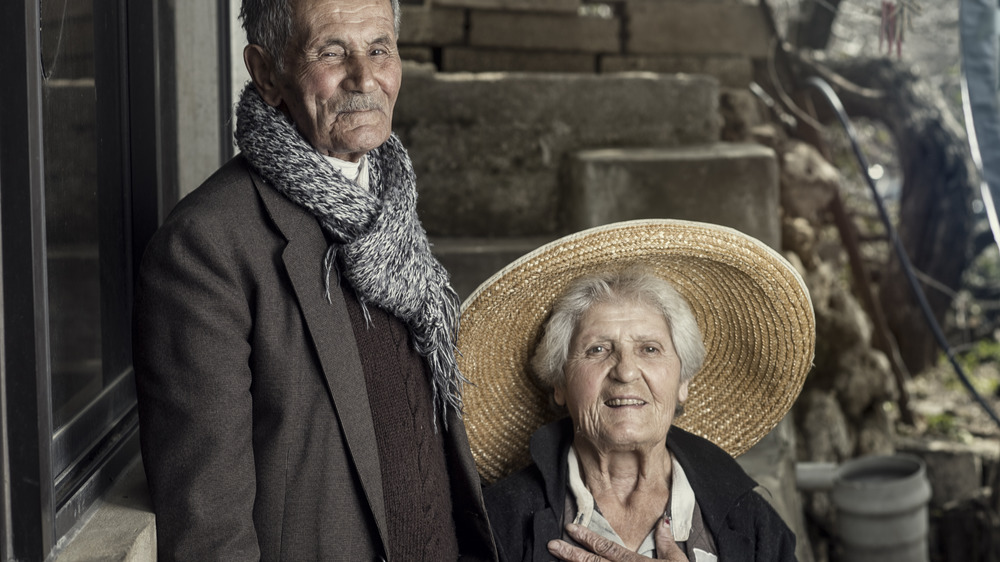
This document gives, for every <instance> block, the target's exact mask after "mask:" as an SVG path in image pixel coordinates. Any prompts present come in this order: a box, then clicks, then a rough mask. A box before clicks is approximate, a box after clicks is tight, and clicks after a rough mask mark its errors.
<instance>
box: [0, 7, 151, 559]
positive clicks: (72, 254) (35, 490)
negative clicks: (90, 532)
mask: <svg viewBox="0 0 1000 562" xmlns="http://www.w3.org/2000/svg"><path fill="white" fill-rule="evenodd" d="M154 4H155V3H154ZM128 7H129V9H128V10H126V3H125V2H124V1H119V2H74V1H72V0H56V1H55V2H40V1H38V0H35V1H34V2H23V3H22V2H5V3H2V4H0V68H4V69H5V84H4V88H2V89H0V106H2V107H4V112H3V114H2V115H0V213H2V220H0V243H2V260H3V263H2V268H0V271H2V274H3V278H2V279H3V282H2V284H0V289H2V294H3V304H2V306H0V314H2V316H3V317H2V323H0V327H2V331H0V335H2V343H3V350H2V353H0V357H2V359H3V361H2V363H0V369H2V371H0V383H2V389H0V412H3V411H4V409H5V410H6V411H5V422H6V423H5V425H4V424H0V427H3V428H4V431H5V436H3V437H5V439H0V443H3V444H4V449H3V451H2V452H3V455H0V460H3V459H4V458H5V457H6V460H7V462H6V463H4V462H0V476H2V478H0V481H2V482H4V483H5V484H4V489H3V490H2V493H0V499H2V500H3V501H2V502H0V506H2V508H3V509H2V510H0V558H2V559H4V560H6V559H17V560H44V559H47V558H49V557H50V556H51V554H52V553H53V551H54V549H55V548H56V545H57V544H58V542H59V541H60V539H62V538H63V537H65V536H66V535H67V534H68V533H69V532H70V531H71V530H72V529H73V527H74V525H76V524H77V523H79V522H80V521H81V520H82V517H83V516H84V515H85V514H86V513H87V510H88V508H89V507H90V506H91V505H93V503H94V500H95V499H96V498H97V497H99V495H100V494H101V493H102V492H103V491H104V490H105V489H106V488H107V487H108V485H109V484H110V483H111V482H112V481H114V479H115V478H116V477H117V476H118V474H120V473H121V471H122V469H123V468H124V467H126V466H127V465H129V464H130V463H132V462H134V461H135V460H136V459H137V457H138V439H137V428H138V417H137V414H136V401H135V387H134V381H133V374H132V367H131V318H130V311H131V302H132V282H133V272H134V269H135V267H134V265H135V263H136V260H137V259H138V258H137V256H138V255H139V254H140V252H141V249H142V247H143V245H144V242H145V240H146V239H147V238H148V236H149V234H150V233H151V232H152V230H153V229H154V228H155V226H156V223H157V214H158V203H157V201H158V200H159V192H160V191H161V182H160V181H159V175H158V170H159V163H160V162H161V161H162V159H161V156H160V155H159V154H158V153H157V147H158V146H159V145H160V144H161V140H162V139H160V138H157V134H158V128H157V122H156V119H157V114H158V112H157V107H158V106H157V102H158V95H157V92H156V88H155V86H156V83H157V80H156V75H155V73H156V72H157V71H158V70H159V69H161V68H162V67H161V66H159V65H157V64H156V52H157V45H156V44H155V41H156V40H157V37H158V34H157V33H154V32H151V31H150V30H154V29H155V22H156V14H155V13H154V11H153V10H154V8H155V7H156V6H150V5H148V4H145V3H137V4H133V5H129V6H128ZM127 30H133V32H132V33H129V32H127ZM133 186H137V188H136V189H133Z"/></svg>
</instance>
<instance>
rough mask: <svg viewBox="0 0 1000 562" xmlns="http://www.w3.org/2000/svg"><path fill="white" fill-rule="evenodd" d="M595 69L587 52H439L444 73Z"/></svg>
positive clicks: (594, 61) (463, 49) (465, 49)
mask: <svg viewBox="0 0 1000 562" xmlns="http://www.w3.org/2000/svg"><path fill="white" fill-rule="evenodd" d="M596 67H597V58H596V56H595V55H592V54H586V53H566V52H545V51H515V50H509V49H471V48H468V47H445V48H444V49H442V53H441V70H442V71H444V72H498V71H499V72H506V71H523V72H594V70H595V69H596Z"/></svg>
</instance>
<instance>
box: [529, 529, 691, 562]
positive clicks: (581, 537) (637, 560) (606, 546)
mask: <svg viewBox="0 0 1000 562" xmlns="http://www.w3.org/2000/svg"><path fill="white" fill-rule="evenodd" d="M566 532H567V533H569V536H571V537H573V540H575V541H576V542H577V543H579V544H580V545H582V546H583V547H584V548H579V547H576V546H573V545H571V544H569V543H568V542H566V541H561V540H554V541H549V543H548V545H547V546H548V548H549V552H550V553H551V554H552V555H553V556H555V557H556V558H558V559H559V560H562V561H564V562H644V561H648V560H653V559H652V558H647V557H645V556H640V555H639V554H637V553H635V552H632V551H631V550H629V549H627V548H625V547H624V546H622V545H620V544H618V543H616V542H614V541H612V540H610V539H606V538H604V537H602V536H600V535H598V534H597V533H595V532H593V531H591V530H590V529H587V528H586V527H581V526H579V525H573V524H570V525H567V526H566ZM655 539H656V552H657V554H658V556H659V557H658V558H657V560H667V561H668V562H687V560H688V558H687V556H686V555H685V554H684V551H682V550H681V549H680V547H679V546H677V543H676V542H674V536H673V534H672V533H671V531H670V523H669V522H668V521H667V520H666V518H664V519H663V520H662V521H661V522H660V523H659V524H658V525H657V529H656V535H655Z"/></svg>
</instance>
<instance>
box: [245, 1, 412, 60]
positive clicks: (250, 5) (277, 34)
mask: <svg viewBox="0 0 1000 562" xmlns="http://www.w3.org/2000/svg"><path fill="white" fill-rule="evenodd" d="M292 1H293V0H243V3H242V4H241V5H240V20H242V21H243V30H244V31H246V34H247V43H250V44H251V45H260V46H261V47H263V48H264V51H266V52H267V54H268V55H269V56H270V57H271V60H272V61H274V65H275V67H276V68H277V70H278V71H279V72H280V71H282V70H284V68H285V47H287V46H288V41H289V40H291V38H292ZM387 1H388V2H389V3H390V4H391V5H392V23H393V27H394V28H395V30H396V37H399V23H400V21H401V18H402V14H401V13H400V8H399V0H387Z"/></svg>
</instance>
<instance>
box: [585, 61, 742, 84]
mask: <svg viewBox="0 0 1000 562" xmlns="http://www.w3.org/2000/svg"><path fill="white" fill-rule="evenodd" d="M600 70H601V72H625V71H630V70H645V71H649V72H664V73H668V74H677V73H684V74H708V75H709V76H714V77H715V78H716V79H717V80H718V81H719V85H720V86H722V87H732V88H746V87H747V84H749V83H750V81H751V80H753V64H752V63H751V62H750V59H749V58H747V57H742V56H728V55H721V56H711V55H602V56H601V59H600Z"/></svg>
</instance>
